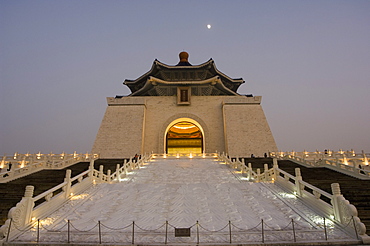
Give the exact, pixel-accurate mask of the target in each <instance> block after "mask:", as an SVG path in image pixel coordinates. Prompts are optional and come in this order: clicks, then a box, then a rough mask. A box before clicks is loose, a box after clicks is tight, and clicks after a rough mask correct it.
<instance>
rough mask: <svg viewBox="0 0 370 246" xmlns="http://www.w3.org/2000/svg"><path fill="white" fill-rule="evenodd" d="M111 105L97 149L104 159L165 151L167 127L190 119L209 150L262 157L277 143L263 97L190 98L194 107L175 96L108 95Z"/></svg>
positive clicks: (100, 133)
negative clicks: (182, 119)
mask: <svg viewBox="0 0 370 246" xmlns="http://www.w3.org/2000/svg"><path fill="white" fill-rule="evenodd" d="M107 101H108V107H107V110H106V113H105V115H104V118H103V121H102V124H101V126H100V129H99V132H98V134H97V137H96V140H95V143H94V147H93V149H92V152H93V153H99V154H100V155H101V156H102V158H128V157H131V156H133V155H135V154H136V153H137V154H144V153H151V152H154V153H164V151H165V149H164V148H165V134H166V129H167V127H168V126H169V125H170V124H171V122H173V121H174V120H176V119H179V118H190V119H192V120H194V121H196V122H197V123H198V124H199V125H200V126H201V128H202V129H203V132H204V139H205V141H204V142H205V146H204V147H205V152H207V153H210V152H215V151H220V152H223V151H225V152H228V153H229V155H230V156H250V154H251V153H253V154H255V155H256V156H257V155H263V153H264V152H267V151H276V150H277V148H276V144H275V141H274V139H273V137H272V134H271V131H270V128H269V126H268V123H267V121H266V118H265V116H264V113H263V110H262V108H261V106H260V102H261V97H245V96H192V97H191V104H190V105H181V106H180V105H177V98H176V96H155V97H123V98H107Z"/></svg>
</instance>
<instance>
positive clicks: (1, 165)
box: [0, 152, 99, 183]
mask: <svg viewBox="0 0 370 246" xmlns="http://www.w3.org/2000/svg"><path fill="white" fill-rule="evenodd" d="M97 158H99V155H97V154H89V153H86V154H77V153H76V152H75V153H73V154H66V153H62V154H52V153H50V154H41V153H37V154H18V153H15V154H14V155H10V156H7V155H4V156H2V157H1V158H0V159H1V161H0V183H7V182H9V181H12V180H15V179H17V178H21V177H24V176H27V175H30V174H32V173H35V172H38V171H41V170H44V169H63V168H66V167H69V166H71V165H74V164H76V163H78V162H83V161H86V162H89V161H91V160H95V159H97Z"/></svg>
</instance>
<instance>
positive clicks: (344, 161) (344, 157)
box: [343, 156, 348, 165]
mask: <svg viewBox="0 0 370 246" xmlns="http://www.w3.org/2000/svg"><path fill="white" fill-rule="evenodd" d="M343 163H344V164H346V165H348V161H347V157H346V156H343Z"/></svg>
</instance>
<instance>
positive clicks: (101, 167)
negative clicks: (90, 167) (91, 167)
mask: <svg viewBox="0 0 370 246" xmlns="http://www.w3.org/2000/svg"><path fill="white" fill-rule="evenodd" d="M103 175H104V166H103V165H100V166H99V179H100V181H103Z"/></svg>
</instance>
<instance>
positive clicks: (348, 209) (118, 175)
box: [0, 153, 370, 243]
mask: <svg viewBox="0 0 370 246" xmlns="http://www.w3.org/2000/svg"><path fill="white" fill-rule="evenodd" d="M210 156H213V157H214V156H217V157H218V158H219V160H220V161H221V162H223V163H225V164H226V165H229V166H230V167H231V168H233V169H236V170H237V171H239V172H241V173H242V177H244V178H246V179H247V180H249V181H254V182H274V183H276V184H277V185H278V186H280V187H282V188H283V189H284V190H285V191H286V192H287V195H290V196H295V197H297V198H300V199H301V200H302V201H304V202H305V203H306V204H308V205H309V206H310V207H312V208H313V209H314V210H316V211H317V212H318V213H319V214H322V215H325V217H327V218H330V219H334V220H335V221H336V223H338V224H340V225H342V226H343V228H344V229H345V230H347V231H348V233H353V231H355V232H356V234H357V236H358V237H360V238H361V239H362V241H363V242H364V243H369V242H370V238H369V237H368V236H367V235H366V227H365V225H364V224H363V223H362V222H361V221H360V219H359V218H358V216H357V210H356V208H355V207H354V206H353V205H351V204H350V203H349V202H348V200H346V199H345V198H344V197H343V195H341V192H340V187H339V184H332V192H333V194H329V193H327V192H325V191H323V190H321V189H319V188H317V187H315V186H312V185H310V184H309V183H307V182H304V181H303V180H302V176H301V174H300V169H299V168H296V175H295V176H293V175H290V174H288V173H287V172H285V171H283V170H281V169H280V168H279V167H278V163H277V159H276V158H274V159H273V167H272V168H270V169H269V168H268V165H267V164H265V165H264V169H263V171H262V172H261V170H260V169H257V172H255V171H254V170H253V169H252V165H251V163H248V165H245V163H244V161H240V160H239V158H236V160H235V161H232V160H231V158H229V157H228V156H227V154H224V153H222V154H220V153H217V154H212V155H210ZM158 157H159V156H158V155H143V156H140V157H138V158H137V159H130V160H129V161H126V160H125V161H124V163H123V165H122V166H121V165H120V164H117V167H116V171H115V172H114V173H113V174H111V171H110V170H108V172H107V174H104V173H103V166H100V167H99V170H95V169H94V159H92V160H91V161H90V167H89V170H87V171H85V172H82V173H81V174H79V175H77V176H75V177H73V178H72V177H71V171H70V170H67V172H66V177H65V179H64V182H63V183H62V184H59V185H57V186H56V187H54V188H52V189H50V190H48V191H45V192H44V193H42V194H40V195H38V196H36V197H33V186H27V188H26V192H25V195H24V197H23V198H22V200H21V201H20V202H19V203H18V204H17V205H16V207H13V208H12V209H11V210H10V211H9V219H8V220H7V221H6V222H5V224H4V225H3V226H2V227H1V228H0V235H1V236H2V237H3V239H2V241H3V242H4V241H6V240H7V239H9V238H14V237H15V236H17V232H18V233H19V230H10V228H12V227H13V226H14V227H15V228H18V229H22V228H27V227H29V226H31V225H32V224H33V223H36V221H37V219H38V218H42V217H43V216H45V215H46V214H47V213H50V211H54V210H55V209H56V208H58V207H60V206H61V205H62V204H63V203H65V202H66V201H67V200H68V199H72V198H73V197H74V196H75V194H76V196H79V195H81V193H82V192H83V191H84V190H86V189H87V188H89V187H91V186H92V185H94V184H96V183H110V182H120V180H121V179H122V178H125V177H126V175H127V174H128V173H129V172H132V171H133V170H135V169H139V168H140V167H142V166H143V165H145V163H146V162H148V161H149V160H150V159H152V158H158ZM161 158H164V157H163V156H161ZM175 158H176V157H175ZM188 158H190V157H188ZM55 194H56V195H55ZM40 201H43V202H42V203H40ZM37 202H38V203H40V204H39V205H37V206H36V207H35V203H37ZM352 222H353V223H352ZM12 233H13V234H12ZM0 241H1V239H0Z"/></svg>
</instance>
